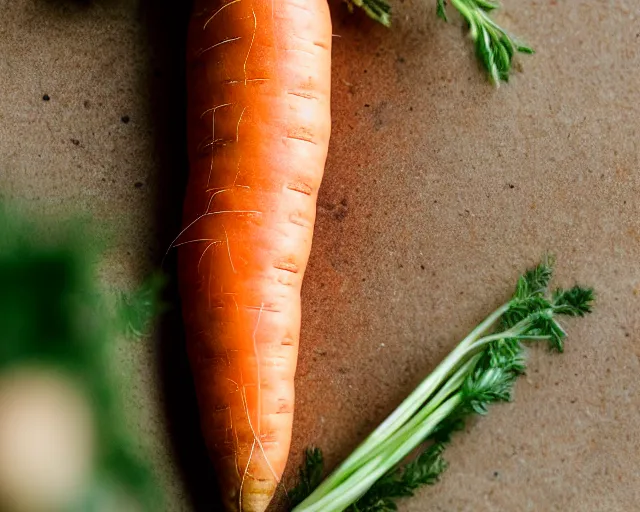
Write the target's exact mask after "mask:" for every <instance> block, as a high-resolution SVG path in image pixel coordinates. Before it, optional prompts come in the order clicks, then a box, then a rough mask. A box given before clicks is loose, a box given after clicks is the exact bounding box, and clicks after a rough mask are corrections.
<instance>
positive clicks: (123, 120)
mask: <svg viewBox="0 0 640 512" xmlns="http://www.w3.org/2000/svg"><path fill="white" fill-rule="evenodd" d="M120 121H122V122H123V123H124V124H128V123H129V121H131V118H130V117H129V116H122V117H121V118H120Z"/></svg>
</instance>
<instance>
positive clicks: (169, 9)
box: [0, 0, 640, 512]
mask: <svg viewBox="0 0 640 512" xmlns="http://www.w3.org/2000/svg"><path fill="white" fill-rule="evenodd" d="M434 3H435V2H433V1H431V0H429V1H427V0H425V1H422V2H420V1H417V0H406V1H404V2H403V1H402V0H399V1H396V2H394V7H395V8H396V22H395V26H394V28H393V29H392V30H390V31H389V30H386V29H384V28H382V27H377V26H375V25H374V24H373V23H371V22H369V21H368V20H366V19H364V17H362V16H358V15H356V16H348V15H346V14H345V8H344V6H342V5H340V4H338V3H335V5H333V10H334V14H335V16H334V22H335V23H334V33H335V34H336V35H338V36H340V37H336V38H335V39H334V44H335V46H334V68H333V83H334V94H333V138H332V144H331V149H330V156H329V161H328V165H327V170H326V178H325V181H324V184H323V187H322V190H321V194H320V202H319V214H318V220H317V231H316V238H315V244H314V248H313V253H312V257H311V262H310V268H309V271H308V274H307V276H308V277H307V279H306V282H305V286H304V290H303V302H304V318H303V332H302V340H303V341H302V348H301V354H300V363H299V372H298V376H297V386H298V393H297V416H296V422H295V434H294V437H295V446H294V450H293V453H292V459H291V463H290V466H289V469H290V472H292V471H293V470H294V469H295V467H296V465H297V463H298V462H299V460H300V457H301V449H302V448H303V447H304V446H306V445H307V444H309V443H312V442H313V443H316V444H318V445H320V446H321V447H323V448H324V450H325V452H326V456H327V459H328V463H329V464H330V465H333V464H335V463H336V462H337V461H338V460H339V459H340V458H342V457H344V456H345V455H346V454H347V453H348V452H349V451H350V450H351V449H352V448H353V447H354V445H355V444H356V443H357V442H358V440H360V439H362V437H363V436H364V435H365V434H366V433H367V432H368V431H369V430H370V429H371V428H372V427H373V426H374V425H375V424H377V423H378V422H379V421H380V420H381V419H382V418H383V417H384V416H385V415H386V414H387V413H388V412H389V411H390V410H391V409H392V408H393V407H394V406H395V405H396V404H397V403H398V401H399V400H400V399H401V398H402V397H403V396H404V395H406V394H407V393H408V392H409V391H410V390H411V389H412V388H413V386H414V385H415V384H416V383H417V382H418V381H419V380H420V379H421V377H422V376H423V375H425V374H426V373H427V372H428V371H429V370H430V369H431V368H433V367H434V366H435V365H436V364H437V362H438V361H439V360H440V359H441V358H442V357H443V356H444V355H445V354H446V352H448V351H449V350H450V349H451V348H452V347H453V346H454V344H455V343H456V341H457V340H458V339H460V338H461V336H463V335H464V334H465V333H466V332H467V331H468V330H470V329H471V328H472V327H473V326H474V325H475V324H476V323H477V322H478V321H479V320H481V319H482V318H483V317H484V315H486V314H487V313H489V312H490V311H492V310H493V308H494V307H495V306H497V305H499V304H500V303H501V302H502V301H504V300H505V299H506V298H507V297H508V296H509V294H510V292H511V289H512V286H513V283H514V281H515V279H516V277H517V275H518V273H519V272H520V271H521V270H522V269H524V268H525V267H526V266H528V265H531V264H533V263H535V262H536V261H537V259H538V258H539V256H540V255H541V254H542V253H543V252H544V251H547V250H550V251H553V252H555V253H556V254H557V256H558V262H559V268H558V280H559V282H561V283H563V284H572V283H573V282H574V281H579V282H584V283H588V284H593V285H594V286H595V287H596V288H597V292H598V307H597V311H596V313H595V314H594V315H592V316H591V317H589V318H588V319H586V320H584V321H580V322H570V324H569V326H568V329H569V333H570V340H569V341H568V345H567V351H566V353H565V354H564V355H562V356H553V357H552V356H551V355H549V354H548V353H546V351H545V350H544V349H542V348H540V349H534V350H532V351H531V358H530V372H529V375H528V376H527V377H526V378H523V379H522V380H521V381H520V382H519V384H518V386H517V393H516V395H517V396H516V402H515V403H513V404H509V405H504V406H498V407H495V408H494V409H493V410H492V412H491V414H490V415H489V416H488V417H487V418H485V419H482V420H480V421H477V422H475V423H473V424H472V425H470V428H469V429H468V432H466V433H463V434H460V435H458V436H457V438H456V439H455V442H454V444H453V446H452V447H451V448H450V449H449V450H448V453H447V458H448V460H449V461H450V469H449V470H448V472H447V473H446V475H445V477H444V479H443V481H442V482H441V483H440V484H439V485H437V486H436V487H433V488H430V489H425V490H423V491H421V492H420V493H419V497H417V498H415V499H413V500H409V501H407V502H405V503H404V504H403V510H407V511H416V512H417V511H424V510H427V509H428V510H434V511H467V510H469V511H471V510H474V511H520V510H522V511H554V510H562V511H588V512H596V511H598V512H600V511H621V510H633V509H635V508H637V503H638V502H639V501H640V469H639V465H638V460H640V429H638V428H637V424H638V415H639V414H640V413H639V410H640V394H639V391H640V384H639V382H640V380H639V379H638V378H637V376H638V374H639V373H640V334H639V332H640V315H639V314H638V306H639V305H640V263H639V262H640V203H639V201H638V197H639V194H640V161H639V158H640V156H639V155H640V147H639V139H638V137H639V135H640V91H639V90H638V85H637V84H639V83H640V6H638V3H637V2H636V1H635V0H616V1H614V0H611V1H608V2H603V1H598V0H571V1H569V0H545V1H542V0H509V1H506V2H505V3H506V6H505V9H504V11H501V12H500V13H499V14H498V19H499V20H500V21H501V22H502V23H503V24H504V25H505V26H506V27H508V28H509V29H510V30H512V31H513V32H514V33H516V34H519V35H521V36H522V37H523V38H524V39H525V40H526V41H527V42H528V43H530V44H531V45H533V46H534V48H535V49H536V50H537V52H538V53H537V54H536V55H535V56H533V57H523V58H522V59H521V60H520V62H521V64H522V68H523V71H522V72H521V73H518V74H516V75H515V76H514V79H513V80H512V82H511V84H510V85H508V86H506V87H501V88H500V89H498V90H495V89H493V88H491V87H490V86H489V85H488V84H487V83H486V81H485V79H484V76H483V75H482V74H481V73H480V72H479V70H478V68H477V65H476V63H475V60H474V58H473V55H472V51H471V48H470V45H469V43H468V41H467V40H466V39H465V38H464V37H463V32H462V29H461V25H460V22H459V20H454V22H453V23H452V24H449V25H445V24H443V23H442V22H440V21H439V20H437V19H436V17H435V15H434V5H432V4H434ZM172 4H175V5H178V7H173V6H172ZM183 4H184V5H183ZM186 10H187V9H186V2H181V1H178V0H175V1H174V2H169V1H167V0H155V1H152V0H136V1H133V0H132V1H125V0H102V1H99V0H96V1H95V2H93V3H87V2H81V3H80V4H78V3H73V2H69V3H67V2H64V1H61V0H59V1H57V2H56V1H53V0H49V1H45V0H0V14H1V16H0V91H1V94H0V197H1V198H4V199H7V198H9V199H15V200H21V201H23V200H28V201H29V205H30V207H31V208H33V209H34V210H37V211H45V212H60V211H62V212H65V211H78V210H80V211H82V212H86V213H89V214H91V215H92V216H94V217H96V218H99V219H101V220H103V221H105V222H106V223H107V225H112V226H116V227H117V233H116V237H115V245H114V246H113V249H112V250H111V252H110V254H109V259H108V262H107V264H106V265H105V266H104V269H103V276H104V278H105V280H106V282H107V283H108V284H109V285H110V286H113V287H127V286H130V285H131V283H134V282H137V280H138V279H139V278H140V276H142V275H143V274H144V272H146V271H148V270H149V269H150V268H152V267H153V266H154V265H157V264H158V263H159V261H160V259H161V257H162V255H163V253H164V249H165V248H166V247H167V246H168V245H169V243H170V241H171V239H172V238H173V236H174V235H175V234H176V233H177V229H178V224H179V210H180V201H181V195H182V187H183V186H184V182H185V177H186V163H185V157H184V127H183V122H182V118H183V94H184V90H183V85H182V84H183V80H182V77H183V69H182V54H183V46H184V43H183V41H184V26H185V20H186V14H187V13H186ZM45 95H48V98H49V100H48V101H45V100H44V99H43V97H44V96H45ZM174 264H175V261H174V260H173V259H172V258H169V259H168V260H167V267H168V269H169V270H171V269H172V266H173V265H174ZM117 348H118V350H117V354H118V356H117V360H116V361H115V363H116V364H117V367H118V369H119V371H121V372H122V373H123V375H126V376H127V378H128V379H129V381H130V382H131V385H130V389H129V390H128V392H127V407H128V408H129V409H130V412H131V414H130V418H131V422H132V424H133V425H135V426H137V427H138V428H139V429H140V431H141V432H142V437H141V450H145V451H147V452H148V453H149V457H150V458H151V460H152V462H153V463H154V465H155V466H156V467H157V469H158V472H159V475H160V478H161V481H162V484H163V486H164V487H165V489H166V491H167V494H168V506H167V510H168V511H172V512H173V511H193V510H195V511H197V512H199V511H205V510H215V509H216V505H215V501H214V500H213V498H212V495H213V493H214V492H215V491H214V485H213V484H212V476H211V473H210V469H209V467H208V465H207V461H206V457H205V456H204V450H203V449H202V446H201V440H200V438H199V435H198V430H197V425H196V417H197V416H196V414H197V413H196V410H195V405H194V404H195V402H194V398H193V390H192V387H191V382H190V380H189V379H190V377H189V374H188V370H187V365H186V361H185V355H184V350H183V347H182V339H181V337H180V322H179V315H177V314H175V313H173V314H169V315H167V316H166V317H165V319H164V320H163V323H162V325H161V326H159V328H158V331H157V335H156V336H154V337H151V338H149V339H147V340H145V341H144V342H141V343H139V344H135V345H132V344H125V343H124V342H123V343H122V344H121V346H118V347H117Z"/></svg>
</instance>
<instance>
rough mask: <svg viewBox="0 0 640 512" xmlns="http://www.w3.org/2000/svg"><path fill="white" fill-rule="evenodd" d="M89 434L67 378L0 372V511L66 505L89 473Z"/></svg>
mask: <svg viewBox="0 0 640 512" xmlns="http://www.w3.org/2000/svg"><path fill="white" fill-rule="evenodd" d="M94 437H95V436H94V424H93V414H92V410H91V407H90V405H89V403H88V402H87V397H86V396H85V395H84V394H83V392H82V390H80V389H78V385H76V384H75V383H74V382H73V381H71V380H70V379H69V378H68V377H66V376H64V375H63V374H62V373H56V372H54V371H51V370H46V369H41V368H24V367H22V368H17V369H14V370H12V371H10V372H7V373H4V374H2V373H0V510H3V511H7V512H60V511H64V510H67V509H68V508H69V507H70V505H71V503H72V502H74V501H75V500H77V499H78V497H79V495H80V494H81V493H82V492H83V490H85V489H86V486H87V484H88V480H89V479H90V478H91V473H92V470H93V457H94V451H95V450H94V448H95V446H94V444H95V439H94Z"/></svg>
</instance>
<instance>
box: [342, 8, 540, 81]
mask: <svg viewBox="0 0 640 512" xmlns="http://www.w3.org/2000/svg"><path fill="white" fill-rule="evenodd" d="M436 2H437V3H436V14H437V15H438V16H439V17H440V18H441V19H443V20H444V21H448V16H447V0H436ZM449 2H450V3H451V5H452V6H453V7H454V8H455V9H456V10H457V11H458V12H459V13H460V15H461V16H462V17H463V18H464V20H465V21H466V23H467V25H468V26H469V36H470V37H471V39H472V40H473V42H474V44H475V47H476V55H477V57H478V59H479V61H480V63H481V64H482V66H483V67H484V69H485V70H486V71H487V73H488V74H489V78H490V79H491V81H492V82H493V83H494V84H496V85H498V84H499V83H500V82H501V81H504V82H507V81H508V80H509V73H510V71H511V69H512V67H513V58H514V56H515V54H516V53H517V52H520V53H528V54H531V53H533V50H532V49H531V48H529V47H528V46H525V45H523V44H521V43H518V42H517V41H516V39H515V38H514V37H513V36H511V35H509V33H507V31H506V30H504V29H503V28H502V27H500V26H499V25H498V24H497V23H496V22H494V21H493V20H492V19H491V17H490V16H489V13H490V12H491V11H493V10H495V9H497V8H498V7H499V4H498V3H497V2H495V1H493V0H449ZM347 4H348V5H349V6H350V7H351V8H352V7H353V6H356V7H359V8H361V9H363V10H364V11H365V12H366V13H367V14H368V15H369V16H370V17H371V18H373V19H374V20H376V21H378V22H380V23H382V24H383V25H385V26H387V27H388V26H390V25H391V6H390V5H389V4H388V3H387V1H386V0H347Z"/></svg>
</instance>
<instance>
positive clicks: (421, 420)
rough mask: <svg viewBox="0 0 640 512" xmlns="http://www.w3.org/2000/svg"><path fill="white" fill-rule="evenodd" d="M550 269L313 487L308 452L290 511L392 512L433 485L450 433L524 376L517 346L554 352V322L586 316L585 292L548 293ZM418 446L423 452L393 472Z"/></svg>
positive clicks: (539, 271) (535, 272) (557, 330)
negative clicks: (541, 345)
mask: <svg viewBox="0 0 640 512" xmlns="http://www.w3.org/2000/svg"><path fill="white" fill-rule="evenodd" d="M552 263H553V262H552V260H551V259H550V258H549V259H547V260H546V261H544V262H543V263H541V264H540V265H538V266H537V267H535V268H533V269H530V270H528V271H527V272H525V273H524V274H523V275H522V276H521V277H520V279H519V280H518V283H517V286H516V290H515V292H514V294H513V296H512V298H511V300H509V301H508V302H507V303H506V304H504V305H502V306H501V307H499V308H498V309H497V310H496V311H494V312H493V313H492V314H491V315H489V316H488V317H487V318H486V319H485V320H484V321H483V322H482V323H480V324H479V325H478V326H477V327H476V328H475V329H474V330H473V331H472V332H471V333H470V334H469V335H468V336H467V337H466V338H465V339H464V340H462V341H461V342H460V344H459V345H458V346H457V347H456V348H455V349H454V350H453V351H452V352H451V353H450V354H449V355H448V356H447V357H446V358H445V359H444V360H443V361H442V362H441V363H440V365H439V366H438V367H437V368H436V369H435V370H434V371H433V372H432V373H431V374H430V375H429V376H428V377H427V378H426V379H425V380H424V381H422V383H420V384H419V385H418V387H417V388H416V389H415V390H414V391H413V392H412V393H411V394H410V395H409V396H408V397H407V398H406V399H405V400H404V402H402V403H401V404H400V406H398V408H397V409H396V410H395V411H394V412H393V413H391V415H390V416H389V417H388V418H387V419H385V420H384V421H383V422H382V423H381V424H380V426H379V427H378V428H377V429H376V430H374V432H373V433H371V434H370V435H369V437H368V438H367V439H365V440H364V442H362V443H361V444H360V446H358V447H357V448H356V449H355V451H354V452H353V453H352V454H351V455H350V456H349V457H347V459H346V460H345V461H344V462H343V463H342V464H341V465H340V466H339V467H338V468H337V469H336V470H335V471H333V473H331V474H330V475H329V476H328V477H327V478H326V479H325V480H324V481H322V482H321V483H319V484H318V482H319V480H320V478H319V476H318V475H320V474H322V471H323V467H322V454H321V452H320V451H319V450H317V449H315V450H310V451H308V452H307V460H306V463H305V468H304V471H302V472H301V482H300V484H299V485H298V487H296V488H295V489H294V490H293V491H292V493H291V494H290V496H291V497H292V502H293V505H295V507H294V509H293V512H320V511H321V512H341V511H343V510H348V511H349V512H387V511H393V510H397V508H396V507H397V506H396V503H395V500H396V499H398V498H402V497H408V496H412V495H413V492H414V491H415V490H416V489H417V488H418V487H420V486H422V485H430V484H433V483H435V482H437V480H438V478H439V476H440V475H441V474H442V472H444V470H445V469H446V467H447V464H446V462H445V461H444V460H443V459H442V452H443V451H444V449H445V447H446V445H447V444H448V443H449V442H450V440H451V436H452V434H453V433H454V432H456V431H458V430H461V429H462V428H463V427H464V424H465V421H466V419H467V418H468V417H469V416H471V415H476V414H479V415H485V414H487V412H488V409H489V406H490V405H491V404H493V403H496V402H508V401H511V399H512V392H513V386H514V383H515V381H516V380H517V378H518V377H519V376H520V375H522V374H523V373H524V372H525V370H526V359H525V347H524V345H523V343H524V342H533V341H545V342H547V343H548V345H549V347H550V349H551V350H554V351H557V352H562V351H563V350H564V339H565V338H566V332H565V330H564V329H563V327H562V326H561V325H560V323H559V321H558V317H560V316H570V317H581V316H584V315H585V314H587V313H589V312H591V308H592V304H593V300H594V295H593V290H592V289H591V288H585V287H581V286H574V287H572V288H569V289H562V288H558V289H556V290H555V291H554V292H550V291H549V282H550V280H551V277H552V274H553V268H552ZM421 446H423V447H424V446H427V448H426V449H424V450H423V451H422V452H421V453H419V454H418V455H417V456H416V457H415V458H414V459H413V460H412V461H411V462H409V463H408V464H405V465H401V461H403V460H404V459H405V458H406V457H407V456H409V455H412V454H414V453H415V451H416V450H417V449H418V448H419V447H421ZM418 451H419V450H418ZM316 484H318V485H317V486H316ZM314 487H315V488H314Z"/></svg>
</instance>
